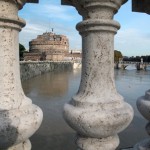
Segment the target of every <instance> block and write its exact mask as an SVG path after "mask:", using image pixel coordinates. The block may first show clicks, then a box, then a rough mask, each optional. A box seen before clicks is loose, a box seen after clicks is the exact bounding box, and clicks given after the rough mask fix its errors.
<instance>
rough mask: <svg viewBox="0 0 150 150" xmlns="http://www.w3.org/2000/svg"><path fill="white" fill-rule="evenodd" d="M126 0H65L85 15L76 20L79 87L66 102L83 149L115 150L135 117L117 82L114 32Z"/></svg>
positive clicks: (65, 110) (78, 140)
mask: <svg viewBox="0 0 150 150" xmlns="http://www.w3.org/2000/svg"><path fill="white" fill-rule="evenodd" d="M125 2H126V0H62V4H66V5H73V6H74V7H76V9H77V10H78V12H79V14H80V15H82V17H83V21H82V22H80V23H78V24H77V30H78V31H79V33H80V34H81V36H82V52H83V58H82V76H81V83H80V87H79V90H78V92H77V94H76V95H75V96H73V98H72V100H71V101H70V102H69V103H68V104H66V105H65V106H64V118H65V120H66V122H67V123H68V124H69V125H70V126H71V127H72V128H73V129H74V130H76V131H77V135H78V137H77V141H76V143H77V146H78V148H79V149H81V150H114V149H116V147H117V146H118V145H119V138H118V135H117V134H118V133H119V132H121V131H123V130H124V129H125V128H126V127H127V126H128V125H129V124H130V122H131V120H132V118H133V109H132V108H131V106H130V105H129V104H127V103H126V102H124V99H123V97H122V96H121V95H120V94H118V93H117V91H116V87H115V83H114V35H115V34H116V33H117V30H118V29H119V27H120V25H119V23H118V22H116V21H114V20H113V16H114V14H115V13H117V11H118V9H119V8H120V7H121V5H122V4H123V3H125Z"/></svg>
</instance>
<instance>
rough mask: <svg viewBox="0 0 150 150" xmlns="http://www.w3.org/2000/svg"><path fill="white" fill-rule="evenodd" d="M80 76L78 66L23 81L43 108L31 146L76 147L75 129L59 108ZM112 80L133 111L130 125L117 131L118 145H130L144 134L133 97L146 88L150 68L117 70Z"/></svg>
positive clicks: (51, 149)
mask: <svg viewBox="0 0 150 150" xmlns="http://www.w3.org/2000/svg"><path fill="white" fill-rule="evenodd" d="M80 78H81V72H80V70H75V71H74V72H70V71H68V72H50V73H47V74H44V75H41V76H38V77H35V78H32V79H30V80H27V81H24V82H23V83H22V84H23V89H24V91H25V93H26V95H27V96H29V97H31V99H32V100H33V103H35V104H37V105H38V106H40V107H41V108H42V110H43V112H44V120H43V123H42V125H41V127H40V129H39V130H38V132H37V133H36V134H34V135H33V137H32V138H31V141H32V146H33V148H32V150H76V145H75V144H74V139H75V132H74V131H73V130H72V129H71V128H70V127H69V126H68V125H67V124H66V123H65V121H64V119H63V117H62V114H63V113H62V112H63V105H64V103H66V102H68V101H70V99H71V97H72V95H74V94H75V93H76V92H77V90H78V88H79V82H80ZM115 81H116V88H117V90H118V92H119V93H120V94H121V95H122V96H123V97H124V99H125V101H127V102H128V103H129V104H131V105H132V107H133V108H134V111H135V115H134V119H133V121H132V123H131V125H130V126H129V127H128V128H127V129H126V130H125V131H124V132H122V133H120V140H121V144H120V146H119V148H120V147H122V148H124V147H130V146H133V145H134V144H135V143H137V142H138V141H140V140H141V139H143V138H145V137H147V134H146V131H145V125H146V120H145V119H144V118H143V117H142V116H141V115H140V114H139V112H138V111H137V109H136V99H137V98H138V97H140V96H142V95H144V93H145V91H146V90H148V89H149V87H150V86H149V83H150V71H136V70H130V71H129V70H116V71H115ZM119 148H118V149H119Z"/></svg>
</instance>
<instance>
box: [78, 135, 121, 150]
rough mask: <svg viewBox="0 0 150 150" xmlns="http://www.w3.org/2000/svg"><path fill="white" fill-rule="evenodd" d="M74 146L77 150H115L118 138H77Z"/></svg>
mask: <svg viewBox="0 0 150 150" xmlns="http://www.w3.org/2000/svg"><path fill="white" fill-rule="evenodd" d="M76 144H77V145H78V150H115V149H116V148H117V147H118V145H119V138H118V136H117V135H116V136H112V137H107V138H102V139H96V138H87V137H80V136H79V137H78V139H77V141H76Z"/></svg>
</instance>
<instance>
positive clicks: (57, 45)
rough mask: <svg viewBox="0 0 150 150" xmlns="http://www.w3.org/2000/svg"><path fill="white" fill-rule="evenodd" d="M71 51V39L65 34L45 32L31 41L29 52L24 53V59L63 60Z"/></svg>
mask: <svg viewBox="0 0 150 150" xmlns="http://www.w3.org/2000/svg"><path fill="white" fill-rule="evenodd" d="M68 53H69V40H68V38H67V37H66V36H64V35H57V34H55V33H53V32H45V33H43V34H42V35H38V36H37V38H36V39H33V40H32V41H30V42H29V53H24V60H26V61H27V60H32V61H37V60H49V61H62V60H64V57H65V56H66V55H67V54H68Z"/></svg>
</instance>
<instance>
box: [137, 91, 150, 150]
mask: <svg viewBox="0 0 150 150" xmlns="http://www.w3.org/2000/svg"><path fill="white" fill-rule="evenodd" d="M137 108H138V110H139V112H140V113H141V114H142V115H143V116H144V117H145V118H146V119H147V120H148V121H149V122H148V123H147V125H146V127H145V128H146V131H147V133H148V134H149V135H150V90H148V91H146V92H145V96H142V97H140V98H138V100H137ZM134 149H135V150H150V138H148V139H145V140H143V141H141V142H139V143H137V144H136V145H135V146H134Z"/></svg>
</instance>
